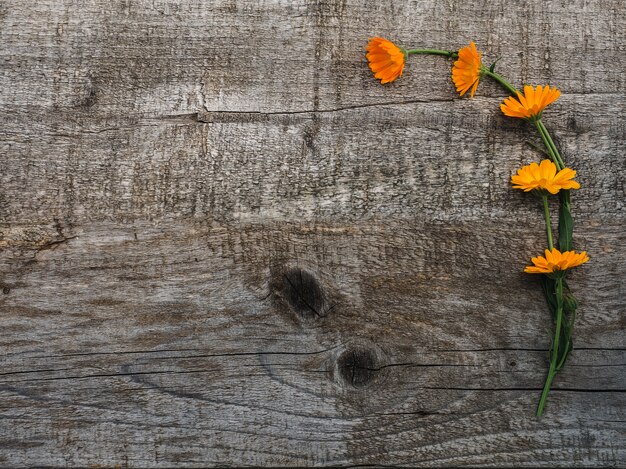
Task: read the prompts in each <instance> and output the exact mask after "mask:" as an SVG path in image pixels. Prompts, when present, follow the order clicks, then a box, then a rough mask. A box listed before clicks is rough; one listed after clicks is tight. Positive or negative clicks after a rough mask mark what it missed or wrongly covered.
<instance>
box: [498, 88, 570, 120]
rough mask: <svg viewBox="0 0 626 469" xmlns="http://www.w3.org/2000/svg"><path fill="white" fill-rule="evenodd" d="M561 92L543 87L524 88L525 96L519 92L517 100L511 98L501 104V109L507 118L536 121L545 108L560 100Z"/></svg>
mask: <svg viewBox="0 0 626 469" xmlns="http://www.w3.org/2000/svg"><path fill="white" fill-rule="evenodd" d="M559 96H561V92H560V91H559V90H557V89H556V88H550V87H549V86H546V87H545V88H544V87H542V86H541V85H539V86H537V88H536V89H534V88H533V87H532V86H529V85H526V86H524V94H523V95H522V93H520V92H518V93H517V99H515V98H513V97H512V96H509V97H508V98H506V99H505V100H504V103H502V104H500V109H501V110H502V112H503V113H504V115H505V116H509V117H520V118H522V119H534V118H537V117H541V113H542V111H543V110H544V108H545V107H546V106H547V105H548V104H550V103H553V102H554V101H556V100H557V99H559Z"/></svg>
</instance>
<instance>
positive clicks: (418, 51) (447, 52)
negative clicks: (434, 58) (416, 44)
mask: <svg viewBox="0 0 626 469" xmlns="http://www.w3.org/2000/svg"><path fill="white" fill-rule="evenodd" d="M405 52H406V55H413V54H428V55H445V56H446V57H454V58H456V57H458V56H459V54H458V53H457V52H456V51H452V50H439V49H409V50H407V51H405Z"/></svg>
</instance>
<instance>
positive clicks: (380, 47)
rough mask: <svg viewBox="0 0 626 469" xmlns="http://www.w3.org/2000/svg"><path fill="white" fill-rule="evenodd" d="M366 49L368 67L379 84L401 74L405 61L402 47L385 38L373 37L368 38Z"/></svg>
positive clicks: (388, 81)
mask: <svg viewBox="0 0 626 469" xmlns="http://www.w3.org/2000/svg"><path fill="white" fill-rule="evenodd" d="M366 49H367V51H368V52H367V55H366V57H367V60H368V61H369V67H370V69H371V70H372V72H374V77H375V78H378V79H379V80H380V83H381V84H383V85H384V84H385V83H390V82H392V81H394V80H395V79H397V78H398V77H401V76H402V70H403V69H404V64H405V61H406V56H405V52H404V50H403V49H402V48H400V47H398V46H396V45H395V44H394V43H393V42H391V41H388V40H387V39H383V38H381V37H374V38H372V39H370V40H369V43H368V44H367V47H366Z"/></svg>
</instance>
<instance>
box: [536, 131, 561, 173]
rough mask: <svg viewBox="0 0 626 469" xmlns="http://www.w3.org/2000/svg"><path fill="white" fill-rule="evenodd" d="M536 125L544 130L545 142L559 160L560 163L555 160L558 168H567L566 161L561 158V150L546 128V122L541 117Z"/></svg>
mask: <svg viewBox="0 0 626 469" xmlns="http://www.w3.org/2000/svg"><path fill="white" fill-rule="evenodd" d="M536 125H537V129H539V131H540V132H542V136H543V138H544V143H545V144H546V146H547V147H548V148H549V149H550V150H551V153H552V154H553V155H554V158H555V159H556V160H557V161H558V163H556V162H555V164H556V166H557V168H558V169H563V168H565V163H564V162H563V158H561V154H560V153H559V150H558V149H557V148H556V145H555V144H554V140H552V137H551V136H550V132H548V129H547V128H546V126H545V124H544V123H543V122H542V121H541V119H537V121H536ZM559 166H560V168H559Z"/></svg>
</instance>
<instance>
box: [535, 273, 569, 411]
mask: <svg viewBox="0 0 626 469" xmlns="http://www.w3.org/2000/svg"><path fill="white" fill-rule="evenodd" d="M556 300H557V308H556V329H555V331H554V341H553V344H552V354H551V356H550V369H549V370H548V376H547V378H546V383H545V385H544V387H543V392H542V393H541V399H539V405H538V406H537V417H541V415H542V414H543V410H544V408H545V406H546V400H547V399H548V393H549V392H550V387H551V386H552V381H553V380H554V377H555V376H556V373H557V370H556V366H557V359H558V357H559V339H560V337H561V324H562V322H563V279H562V278H558V279H557V280H556Z"/></svg>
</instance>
